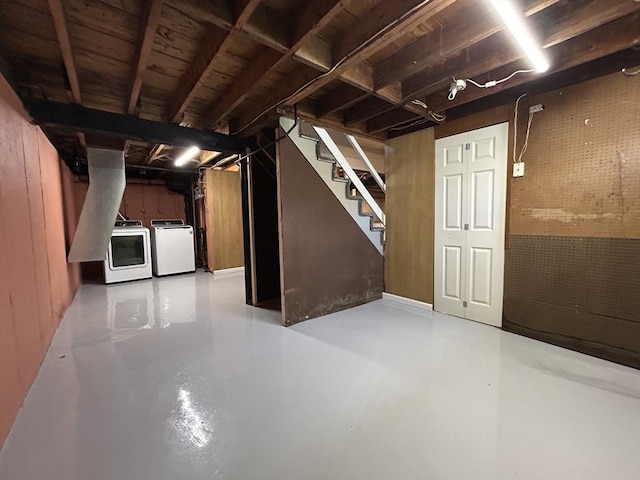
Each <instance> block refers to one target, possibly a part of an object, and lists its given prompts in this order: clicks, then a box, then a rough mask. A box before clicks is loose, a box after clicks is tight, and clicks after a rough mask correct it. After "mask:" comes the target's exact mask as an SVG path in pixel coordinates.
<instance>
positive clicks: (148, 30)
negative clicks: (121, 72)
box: [127, 0, 163, 115]
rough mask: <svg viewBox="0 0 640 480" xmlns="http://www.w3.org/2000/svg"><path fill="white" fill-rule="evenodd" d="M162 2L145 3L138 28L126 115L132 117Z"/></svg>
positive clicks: (161, 0)
mask: <svg viewBox="0 0 640 480" xmlns="http://www.w3.org/2000/svg"><path fill="white" fill-rule="evenodd" d="M162 3H163V0H147V1H146V2H145V13H144V16H143V21H142V25H141V28H140V39H139V41H138V50H137V53H136V60H135V62H134V68H133V78H132V80H131V90H130V93H129V101H128V102H127V113H128V114H129V115H133V113H134V112H135V110H136V106H137V104H138V99H139V98H140V89H141V88H142V81H143V79H144V72H145V70H146V69H147V63H148V61H149V56H150V55H151V47H152V46H153V37H154V35H155V33H156V29H157V28H158V24H159V22H160V14H161V12H162Z"/></svg>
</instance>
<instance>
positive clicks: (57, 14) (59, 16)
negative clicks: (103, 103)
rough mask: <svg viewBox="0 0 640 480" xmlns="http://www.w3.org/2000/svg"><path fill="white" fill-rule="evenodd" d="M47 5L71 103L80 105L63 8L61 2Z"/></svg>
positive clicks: (76, 77)
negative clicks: (69, 89)
mask: <svg viewBox="0 0 640 480" xmlns="http://www.w3.org/2000/svg"><path fill="white" fill-rule="evenodd" d="M48 3H49V10H50V11H51V17H52V18H53V25H54V27H55V30H56V37H57V38H58V45H59V46H60V52H61V53H62V60H63V62H64V69H65V71H66V73H67V78H68V79H69V85H70V87H71V95H72V96H73V101H74V102H75V103H78V104H80V103H82V95H81V94H80V82H79V81H78V71H77V70H76V63H75V61H74V59H73V50H72V48H71V40H70V38H69V30H68V28H67V20H66V18H65V13H64V6H63V5H62V0H48Z"/></svg>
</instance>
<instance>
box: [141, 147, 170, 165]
mask: <svg viewBox="0 0 640 480" xmlns="http://www.w3.org/2000/svg"><path fill="white" fill-rule="evenodd" d="M165 146H166V145H164V144H162V143H159V144H156V145H154V146H153V148H152V149H151V150H149V153H148V154H147V156H146V157H145V159H144V162H142V165H151V164H152V163H153V161H154V160H155V159H156V158H158V156H159V155H160V153H161V152H162V150H164V147H165Z"/></svg>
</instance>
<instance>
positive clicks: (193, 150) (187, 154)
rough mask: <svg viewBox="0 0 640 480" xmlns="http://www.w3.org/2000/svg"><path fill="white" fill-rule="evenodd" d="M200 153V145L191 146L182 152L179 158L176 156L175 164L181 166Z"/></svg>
mask: <svg viewBox="0 0 640 480" xmlns="http://www.w3.org/2000/svg"><path fill="white" fill-rule="evenodd" d="M199 153H200V149H199V148H198V147H196V146H193V147H189V148H187V149H186V150H185V151H184V152H182V154H181V155H180V156H179V157H178V158H176V161H175V162H174V165H175V166H176V167H181V166H182V165H184V164H185V163H187V162H188V161H189V160H192V159H193V158H194V157H195V156H196V155H197V154H199Z"/></svg>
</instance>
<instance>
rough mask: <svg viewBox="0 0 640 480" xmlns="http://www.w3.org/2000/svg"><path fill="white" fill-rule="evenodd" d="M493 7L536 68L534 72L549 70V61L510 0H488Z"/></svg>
mask: <svg viewBox="0 0 640 480" xmlns="http://www.w3.org/2000/svg"><path fill="white" fill-rule="evenodd" d="M489 2H490V3H491V5H492V6H493V8H494V9H495V10H496V12H497V13H498V15H499V16H500V18H501V19H502V22H503V23H504V25H505V26H506V27H507V28H508V29H509V31H510V32H511V35H512V36H513V38H514V40H515V41H516V42H518V45H519V46H520V48H521V49H522V51H523V53H524V54H525V55H526V56H527V57H528V58H529V61H530V62H531V64H532V65H533V67H534V68H535V69H536V72H538V73H543V72H546V71H547V70H549V66H550V65H549V61H548V60H547V59H546V58H545V56H544V54H543V53H542V50H541V49H540V47H539V46H538V44H537V42H536V41H535V40H534V38H533V35H532V34H531V32H530V31H529V29H528V28H527V26H526V25H525V23H524V20H523V18H522V16H521V15H519V14H518V13H517V12H516V11H515V9H514V8H513V5H512V4H511V1H510V0H489Z"/></svg>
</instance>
